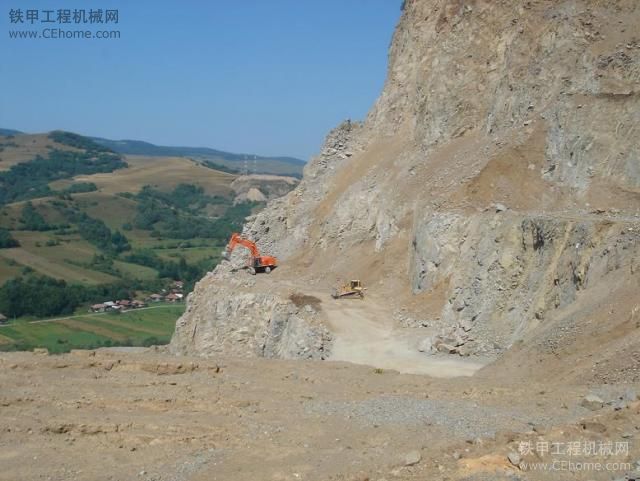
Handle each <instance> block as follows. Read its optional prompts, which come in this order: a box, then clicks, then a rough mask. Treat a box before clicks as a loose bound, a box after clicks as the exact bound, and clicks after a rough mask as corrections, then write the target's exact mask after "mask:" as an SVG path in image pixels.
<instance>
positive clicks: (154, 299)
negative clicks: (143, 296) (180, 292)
mask: <svg viewBox="0 0 640 481" xmlns="http://www.w3.org/2000/svg"><path fill="white" fill-rule="evenodd" d="M162 299H163V297H162V295H161V294H151V295H150V296H149V300H150V301H151V302H160V301H161V300H162Z"/></svg>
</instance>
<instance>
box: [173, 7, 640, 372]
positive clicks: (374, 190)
mask: <svg viewBox="0 0 640 481" xmlns="http://www.w3.org/2000/svg"><path fill="white" fill-rule="evenodd" d="M639 23H640V5H638V3H637V2H635V1H632V0H618V1H611V2H600V1H596V0H582V1H579V0H566V1H562V2H557V1H544V0H538V1H529V2H511V1H500V0H498V1H481V0H476V1H463V0H406V1H405V2H404V5H403V12H402V16H401V19H400V22H399V24H398V27H397V29H396V32H395V34H394V37H393V40H392V44H391V47H390V52H389V70H388V77H387V81H386V84H385V87H384V90H383V92H382V93H381V95H380V97H379V99H378V100H377V102H376V103H375V105H374V106H373V108H372V110H371V112H370V113H369V115H368V117H367V118H366V120H365V121H364V122H362V123H360V122H345V123H343V124H341V125H340V126H338V127H337V128H336V129H334V130H333V131H332V132H330V133H329V135H328V137H327V139H326V142H325V145H324V147H323V148H322V151H321V152H320V154H319V155H318V156H317V157H315V158H314V159H312V161H311V162H310V163H309V164H308V165H307V166H306V168H305V172H304V178H303V179H302V181H301V182H300V184H299V185H298V186H297V188H296V189H295V190H293V191H292V192H290V193H288V194H287V195H286V196H284V197H281V198H278V199H275V200H272V201H271V202H270V203H269V205H268V207H267V208H266V209H265V210H264V211H262V212H261V213H259V214H258V215H256V216H254V217H252V218H250V219H248V222H247V224H246V226H245V229H244V233H245V234H246V235H247V236H249V237H251V238H253V239H255V240H256V241H257V242H258V245H259V246H260V247H261V249H263V250H264V251H265V252H268V253H270V254H274V255H276V256H278V257H279V258H280V261H281V267H280V268H278V269H277V270H276V271H275V272H274V273H273V274H272V275H271V276H270V277H269V278H268V279H267V278H265V276H258V277H260V278H259V279H247V277H246V276H244V275H243V274H244V273H242V272H237V273H231V272H230V270H229V266H220V267H218V268H217V269H216V270H215V271H214V272H213V273H211V274H210V275H209V276H207V277H206V278H205V279H203V280H202V281H201V282H200V283H199V285H198V286H197V288H196V290H195V291H194V293H193V294H192V295H191V296H190V298H189V308H188V310H187V312H186V313H185V315H184V316H183V318H182V319H181V320H180V321H179V322H178V325H177V327H176V334H175V336H174V338H173V341H172V344H171V349H172V351H173V352H176V353H178V352H179V353H191V354H193V353H195V354H199V353H211V352H213V351H216V352H219V351H228V352H232V353H234V354H241V355H262V356H271V357H312V358H319V357H324V356H326V355H328V354H329V353H330V350H331V334H330V330H331V329H330V326H327V324H326V322H324V319H323V312H322V309H319V310H318V311H317V312H316V311H315V310H314V315H313V316H308V315H307V314H308V313H307V312H306V310H305V308H304V306H302V307H300V306H296V305H295V304H294V303H292V302H291V301H290V300H289V297H288V296H289V295H290V294H291V293H292V292H295V291H301V292H304V291H305V289H307V290H310V291H313V292H324V291H326V290H327V289H328V288H329V286H330V285H331V284H333V283H334V282H335V280H336V279H337V278H348V277H360V278H362V279H363V280H364V281H365V282H366V283H367V284H368V285H369V286H371V289H370V290H371V293H370V294H371V295H374V296H377V297H379V298H381V297H382V298H386V299H388V300H389V304H392V305H393V307H394V308H395V309H403V310H405V311H408V312H409V314H410V315H412V316H414V317H416V318H418V317H419V318H424V319H428V320H429V322H428V323H425V325H427V326H429V327H428V328H425V330H424V333H423V337H424V338H425V339H428V342H427V345H425V343H423V345H422V348H421V349H420V350H421V351H425V352H439V351H440V352H442V351H446V352H449V353H453V354H456V355H457V354H464V355H476V354H482V355H492V356H495V355H497V354H501V353H504V352H505V351H506V350H508V349H509V348H512V351H511V353H512V354H513V353H515V352H516V351H522V352H524V351H525V350H526V351H527V353H528V354H527V356H533V357H536V356H537V357H541V356H545V355H547V354H549V353H551V354H553V355H554V356H559V355H565V356H578V357H579V356H582V355H586V354H584V352H582V351H580V349H581V347H580V346H583V345H586V344H585V342H586V341H585V340H586V339H596V338H597V339H600V341H601V342H600V343H599V345H598V346H597V347H594V349H595V351H596V352H598V353H599V354H597V355H596V357H598V356H600V357H601V358H602V359H603V360H602V362H609V361H611V359H610V357H611V356H612V354H610V353H609V351H607V347H608V346H609V347H611V349H614V344H612V343H618V344H615V350H618V351H619V350H620V349H622V351H623V352H627V351H628V352H631V351H630V350H632V349H633V347H632V342H631V339H632V338H631V337H629V335H628V334H629V333H632V334H633V335H635V331H633V330H630V329H631V328H630V327H628V326H627V324H625V323H628V322H629V319H631V320H632V321H633V319H635V318H634V317H633V316H634V314H633V313H634V312H636V310H637V304H636V303H637V302H638V301H637V297H634V295H633V292H636V294H637V292H638V288H639V287H640V274H639V272H638V271H639V269H640V266H639V265H638V263H639V262H640V261H639V260H638V259H640V242H639V240H640V155H639V154H640V140H639V139H640V36H639V35H638V31H637V25H638V24H639ZM236 274H238V275H240V277H238V275H236ZM230 283H231V284H230ZM231 285H232V286H233V287H230V286H231ZM614 300H615V306H611V302H613V301H614ZM634 309H636V310H634ZM636 317H637V316H636ZM633 322H635V321H633ZM620 326H623V327H620ZM624 326H627V327H624ZM616 329H622V331H619V332H624V333H625V334H624V335H617V336H609V337H607V335H606V333H607V332H610V331H611V330H616ZM616 332H618V331H616ZM463 333H464V334H463ZM594 336H595V337H594ZM598 336H599V337H598ZM623 339H626V340H627V341H623ZM441 344H445V346H446V347H447V348H446V349H440V350H439V349H438V346H439V345H441ZM451 344H453V345H451ZM449 348H450V349H449ZM462 348H464V349H462ZM579 351H580V352H582V354H580V353H579ZM425 355H426V354H425ZM513 355H515V354H513ZM633 359H634V358H633V357H632V356H631V357H629V359H628V363H635V362H636V361H634V360H633ZM607 360H608V361H607ZM520 361H521V362H524V361H522V359H520ZM611 362H613V361H611Z"/></svg>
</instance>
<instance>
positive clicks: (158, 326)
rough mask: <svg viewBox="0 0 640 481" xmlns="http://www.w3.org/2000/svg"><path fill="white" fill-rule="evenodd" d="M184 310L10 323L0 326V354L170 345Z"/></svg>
mask: <svg viewBox="0 0 640 481" xmlns="http://www.w3.org/2000/svg"><path fill="white" fill-rule="evenodd" d="M184 308H185V306H184V304H161V305H154V306H151V307H148V308H144V309H138V310H132V311H128V312H124V313H122V314H116V313H99V314H84V315H74V316H69V317H64V318H59V319H55V320H44V321H36V322H32V321H27V320H17V321H11V322H10V323H9V324H8V325H5V326H0V351H16V350H32V349H34V348H37V347H44V348H47V349H48V350H49V352H51V353H63V352H69V351H70V350H71V349H95V348H98V347H111V346H149V345H154V344H155V345H159V344H167V343H168V342H169V341H170V339H171V335H172V334H173V330H174V327H175V323H176V320H177V319H178V318H179V317H180V316H181V315H182V313H183V312H184Z"/></svg>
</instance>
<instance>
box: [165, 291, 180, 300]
mask: <svg viewBox="0 0 640 481" xmlns="http://www.w3.org/2000/svg"><path fill="white" fill-rule="evenodd" d="M182 297H183V295H182V294H177V293H175V292H172V293H171V294H169V295H168V296H167V297H165V300H166V301H168V302H180V301H181V300H182Z"/></svg>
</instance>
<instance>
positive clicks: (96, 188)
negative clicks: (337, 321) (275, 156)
mask: <svg viewBox="0 0 640 481" xmlns="http://www.w3.org/2000/svg"><path fill="white" fill-rule="evenodd" d="M0 149H1V152H0V159H1V161H0V186H2V187H3V188H2V193H1V194H0V234H2V235H1V236H0V241H2V239H3V238H5V239H6V240H5V241H4V242H0V245H2V247H4V248H0V312H2V313H3V314H5V315H12V316H13V315H14V314H13V313H12V312H13V308H11V306H10V303H8V302H7V301H6V298H3V297H2V296H3V295H4V294H2V292H3V291H2V289H4V287H2V286H1V285H2V284H4V283H5V282H7V281H10V280H12V279H16V278H21V277H26V278H32V277H37V276H46V277H48V278H53V279H58V280H62V281H65V282H67V283H68V284H69V285H70V286H71V285H73V284H78V285H82V286H105V285H111V286H120V287H122V288H125V289H127V290H129V291H134V290H139V291H141V292H149V291H154V290H156V289H159V288H160V287H161V286H162V285H163V283H164V282H168V280H170V279H173V280H183V281H186V282H187V284H188V286H189V288H190V285H191V284H192V282H193V281H195V280H196V279H197V278H198V277H200V276H201V275H202V274H203V273H204V272H206V271H207V270H210V269H212V268H213V267H214V266H215V264H216V263H217V262H218V260H219V256H220V252H221V250H222V247H223V246H224V245H225V244H226V242H227V240H228V238H229V236H230V234H231V232H232V231H234V230H237V229H239V228H240V226H241V224H242V222H243V219H244V217H245V216H246V215H248V214H250V213H251V212H255V211H256V210H259V209H260V208H262V206H263V205H264V204H265V202H266V201H267V200H269V199H272V198H273V197H275V196H278V195H282V194H283V193H286V192H287V191H288V190H290V189H292V188H293V187H294V186H295V185H296V183H297V180H296V179H294V178H291V177H283V176H252V175H249V176H239V175H235V174H231V173H228V172H222V171H219V170H215V169H213V168H211V167H208V166H206V165H205V164H203V163H201V162H196V161H194V160H191V159H189V158H184V157H149V156H141V155H135V156H134V155H131V156H123V155H122V154H118V153H116V152H113V151H112V150H110V149H109V148H107V147H105V146H102V145H99V144H97V143H95V142H93V141H92V140H91V139H88V138H86V137H82V136H78V135H76V134H71V133H67V132H59V131H57V132H53V133H50V134H36V135H30V134H21V135H15V136H6V137H0ZM252 189H253V190H252ZM251 192H258V193H259V195H258V196H257V197H256V196H253V197H252V196H251V195H249V194H250V193H251ZM250 197H251V198H250ZM98 297H99V296H98ZM3 299H4V300H3ZM50 314H52V315H55V314H57V312H53V311H52V312H51V313H50Z"/></svg>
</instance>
